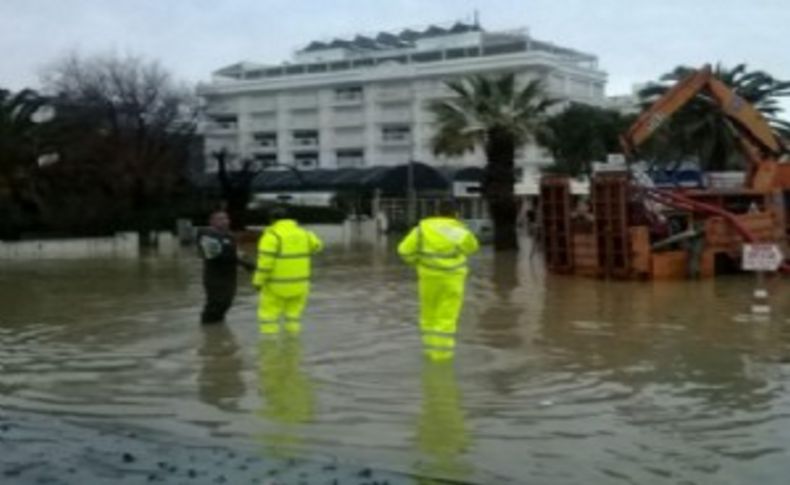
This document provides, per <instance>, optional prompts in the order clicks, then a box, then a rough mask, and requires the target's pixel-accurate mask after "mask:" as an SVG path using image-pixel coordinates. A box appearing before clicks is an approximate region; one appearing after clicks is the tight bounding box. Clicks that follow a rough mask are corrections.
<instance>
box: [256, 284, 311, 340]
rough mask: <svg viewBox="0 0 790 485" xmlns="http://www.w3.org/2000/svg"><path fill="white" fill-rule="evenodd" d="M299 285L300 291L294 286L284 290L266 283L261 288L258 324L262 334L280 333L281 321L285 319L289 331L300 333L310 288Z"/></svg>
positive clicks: (286, 328)
mask: <svg viewBox="0 0 790 485" xmlns="http://www.w3.org/2000/svg"><path fill="white" fill-rule="evenodd" d="M299 286H300V288H299V291H295V289H294V288H288V289H286V290H285V291H283V290H280V289H278V288H277V287H276V286H274V285H265V286H264V287H263V288H262V289H261V297H260V302H259V304H258V326H259V329H260V332H261V333H262V334H275V333H279V332H280V322H281V321H284V324H285V330H286V331H287V332H288V333H299V332H300V331H301V330H302V322H301V320H302V313H303V312H304V309H305V307H306V306H307V297H308V295H309V293H310V288H309V287H307V286H306V285H299Z"/></svg>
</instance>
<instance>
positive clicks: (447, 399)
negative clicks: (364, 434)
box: [417, 355, 473, 484]
mask: <svg viewBox="0 0 790 485" xmlns="http://www.w3.org/2000/svg"><path fill="white" fill-rule="evenodd" d="M421 377H422V408H421V413H420V417H419V420H418V422H417V445H418V447H419V449H420V451H422V452H423V453H424V454H425V455H427V456H428V460H427V461H426V462H424V463H423V464H422V466H421V467H420V470H419V471H420V472H421V473H422V474H424V475H425V476H426V477H455V478H463V477H469V476H471V475H472V471H473V468H472V466H471V465H470V464H469V463H467V462H465V461H464V460H463V459H462V455H463V453H464V452H465V451H466V450H467V449H468V448H469V445H470V443H471V436H470V433H469V430H468V427H467V424H466V420H465V418H464V412H463V410H462V403H461V395H460V392H459V390H458V383H457V381H456V378H455V369H454V364H453V360H452V359H450V360H448V359H445V358H438V359H436V358H432V357H431V356H430V355H426V356H425V357H424V358H423V365H422V374H421ZM420 483H426V484H427V483H432V482H431V480H430V479H428V478H426V479H423V480H422V481H420Z"/></svg>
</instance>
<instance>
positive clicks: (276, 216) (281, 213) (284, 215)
mask: <svg viewBox="0 0 790 485" xmlns="http://www.w3.org/2000/svg"><path fill="white" fill-rule="evenodd" d="M283 219H288V208H287V207H285V206H283V205H278V206H275V207H272V208H271V210H269V222H274V221H280V220H283Z"/></svg>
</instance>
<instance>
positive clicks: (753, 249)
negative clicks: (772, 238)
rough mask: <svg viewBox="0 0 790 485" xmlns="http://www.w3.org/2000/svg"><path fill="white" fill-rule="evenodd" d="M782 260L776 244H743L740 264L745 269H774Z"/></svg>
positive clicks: (782, 257) (777, 267)
mask: <svg viewBox="0 0 790 485" xmlns="http://www.w3.org/2000/svg"><path fill="white" fill-rule="evenodd" d="M782 261H784V256H782V251H781V250H780V249H779V246H777V245H776V244H744V245H743V258H742V259H741V266H742V267H743V269H744V270H745V271H776V270H777V269H779V266H780V265H781V264H782Z"/></svg>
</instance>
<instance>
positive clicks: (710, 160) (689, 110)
mask: <svg viewBox="0 0 790 485" xmlns="http://www.w3.org/2000/svg"><path fill="white" fill-rule="evenodd" d="M693 72H694V69H693V68H690V67H686V66H680V67H677V68H675V70H674V71H672V72H670V73H667V74H665V75H663V76H662V77H661V79H660V81H659V82H658V83H654V84H652V85H649V86H648V87H646V88H645V89H643V90H642V91H641V92H640V97H641V99H642V101H643V103H644V104H645V106H646V107H647V106H649V105H651V104H652V103H653V102H655V101H656V100H657V99H658V98H659V97H660V96H662V95H663V94H664V93H666V92H667V91H668V90H669V89H670V88H671V87H672V86H673V85H674V84H675V83H677V82H678V81H680V80H682V79H684V78H685V77H687V76H688V75H690V74H692V73H693ZM713 75H714V76H715V77H716V78H718V79H719V80H721V81H722V82H723V83H724V84H726V85H727V86H729V87H730V88H731V89H732V90H733V91H734V92H735V93H736V94H737V95H738V96H740V97H741V98H743V99H744V100H745V101H747V102H748V103H750V104H752V105H753V106H754V107H755V108H756V109H757V110H758V111H760V112H761V113H762V114H763V115H764V116H765V117H766V119H767V120H768V122H769V123H770V124H771V126H772V127H773V128H774V129H775V130H776V132H777V133H778V134H780V135H781V136H784V137H788V136H790V122H788V121H786V120H784V119H782V118H781V116H780V115H781V114H782V108H781V106H780V105H779V99H780V98H782V97H787V96H790V81H781V80H778V79H776V78H774V77H773V76H771V75H770V74H768V73H766V72H764V71H750V70H749V69H748V68H747V66H746V64H738V65H737V66H735V67H734V68H732V69H728V68H726V67H724V66H722V65H721V64H717V65H716V67H715V69H714V70H713ZM736 133H737V130H736V129H735V127H734V125H733V124H732V122H731V121H730V120H729V119H728V118H727V117H726V116H724V115H723V113H722V112H721V110H720V109H719V107H718V105H717V104H716V102H715V100H714V99H713V98H712V97H711V96H710V95H709V94H708V93H706V92H701V93H699V94H697V95H696V96H695V97H694V99H693V100H692V101H691V102H690V103H688V104H687V105H686V106H685V107H683V108H682V109H681V110H679V111H678V112H677V113H675V115H674V116H673V117H672V118H671V119H670V121H669V122H668V123H666V124H665V125H664V126H663V127H662V128H661V129H659V130H658V131H657V132H656V134H655V135H654V140H651V142H650V143H648V144H646V146H645V149H643V150H641V151H642V152H643V153H644V154H646V155H647V156H649V157H650V158H652V159H653V160H654V161H658V162H667V161H680V160H681V159H682V158H688V157H693V158H697V159H698V160H699V161H700V163H701V166H702V168H703V169H706V170H732V169H742V168H744V165H745V160H744V157H743V156H742V155H741V152H740V147H739V145H738V141H737V134H736Z"/></svg>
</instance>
